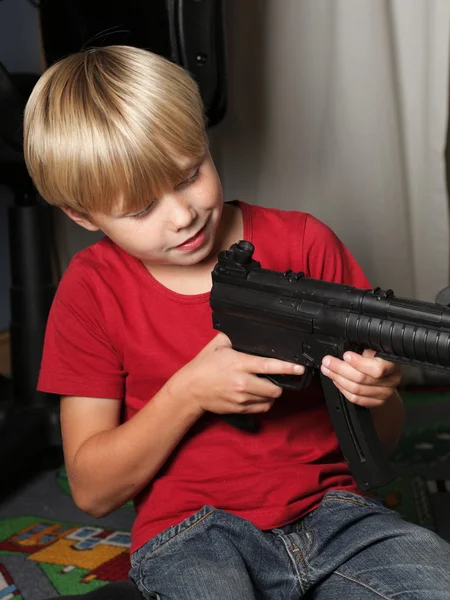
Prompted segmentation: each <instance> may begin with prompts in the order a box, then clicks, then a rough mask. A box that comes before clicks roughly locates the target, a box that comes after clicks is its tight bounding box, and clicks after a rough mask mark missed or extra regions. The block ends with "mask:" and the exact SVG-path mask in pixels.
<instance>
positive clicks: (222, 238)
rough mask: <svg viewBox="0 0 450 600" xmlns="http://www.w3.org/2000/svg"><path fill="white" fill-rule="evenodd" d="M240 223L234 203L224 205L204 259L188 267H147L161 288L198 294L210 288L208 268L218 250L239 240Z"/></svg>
mask: <svg viewBox="0 0 450 600" xmlns="http://www.w3.org/2000/svg"><path fill="white" fill-rule="evenodd" d="M243 234H244V225H243V219H242V212H241V209H240V208H239V206H237V205H235V204H224V207H223V212H222V217H221V222H220V226H219V229H218V232H217V236H216V242H215V244H214V249H213V252H211V254H210V256H209V257H208V259H207V260H205V261H203V262H201V263H199V264H196V265H192V266H191V267H184V266H177V265H151V266H147V269H148V270H149V271H150V273H151V274H152V275H153V277H154V278H155V279H156V280H157V281H158V282H159V283H160V284H161V285H163V286H164V287H166V288H168V289H169V290H171V291H173V292H177V293H179V294H186V295H189V296H190V295H194V294H202V293H206V292H209V291H210V290H211V271H212V270H213V268H214V266H215V264H216V262H217V255H218V254H219V252H220V251H221V250H226V249H228V248H229V247H230V246H231V244H233V243H235V242H238V241H239V240H241V239H242V237H243Z"/></svg>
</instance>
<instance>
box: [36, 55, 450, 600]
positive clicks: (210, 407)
mask: <svg viewBox="0 0 450 600" xmlns="http://www.w3.org/2000/svg"><path fill="white" fill-rule="evenodd" d="M24 132H25V154H26V161H27V165H28V169H29V172H30V174H31V175H32V177H33V180H34V182H35V184H36V186H37V188H38V190H39V192H40V193H41V194H42V196H43V197H44V198H45V199H46V200H47V201H48V202H49V203H51V204H53V205H56V206H59V207H60V208H61V209H62V210H63V211H64V212H65V213H66V214H67V215H68V216H69V217H70V218H71V219H73V220H74V221H75V222H76V223H78V224H79V225H81V226H82V227H84V228H86V229H88V230H91V231H97V230H101V231H103V232H104V233H105V238H104V239H102V240H101V241H100V242H98V243H96V244H94V245H93V246H91V247H90V248H88V249H87V250H84V251H82V252H81V253H79V254H78V255H77V256H76V257H75V258H74V259H73V260H72V262H71V264H70V266H69V268H68V270H67V272H66V273H65V275H64V277H63V279H62V281H61V283H60V286H59V289H58V293H57V295H56V298H55V300H54V303H53V307H52V310H51V314H50V317H49V321H48V326H47V333H46V342H45V349H44V356H43V361H42V369H41V374H40V381H39V387H40V389H41V390H45V391H49V392H54V393H56V394H60V395H61V396H62V400H61V426H62V435H63V442H64V452H65V460H66V466H67V472H68V476H69V481H70V485H71V489H72V493H73V497H74V499H75V502H76V503H77V504H78V506H79V507H80V508H81V509H83V510H85V511H86V512H88V513H90V514H91V515H94V516H97V517H99V516H102V515H105V514H107V513H109V512H111V511H112V510H114V509H116V508H118V507H119V506H121V505H122V504H123V503H124V502H125V501H127V500H129V499H130V498H134V499H135V505H136V510H137V517H136V521H135V524H134V527H133V532H132V549H131V551H132V556H131V562H132V570H131V577H132V578H133V580H134V581H135V582H136V584H137V585H138V587H139V589H140V590H141V592H142V593H143V594H144V596H145V597H146V598H155V597H156V598H161V599H168V600H169V599H170V600H181V599H183V600H191V599H192V600H194V599H195V600H199V599H201V600H215V599H217V600H218V599H219V598H220V600H241V599H242V600H243V599H245V600H251V599H253V598H258V599H264V600H265V599H267V600H268V599H275V598H276V599H277V600H280V599H295V600H297V599H298V598H302V597H304V596H305V595H306V594H307V593H308V592H309V591H311V594H313V596H312V597H314V598H319V599H320V600H323V599H327V598H335V597H337V596H338V595H339V594H342V593H346V594H348V595H350V594H352V593H353V594H354V595H355V596H356V597H357V598H359V599H366V598H367V599H369V598H380V597H382V598H391V597H400V596H401V598H402V599H404V600H407V599H410V598H421V599H423V598H433V599H438V598H439V599H442V598H449V597H450V595H449V592H448V589H449V584H450V575H449V573H448V565H449V559H450V552H449V546H448V545H447V544H445V543H444V542H443V541H442V540H441V539H440V538H438V537H437V536H435V535H434V534H432V533H430V532H428V531H426V530H423V529H421V528H419V527H416V526H414V525H412V524H409V523H406V522H403V521H402V520H401V519H400V518H399V516H398V515H397V514H396V513H394V512H391V511H389V510H387V509H385V508H384V507H382V506H381V505H380V504H379V503H378V502H376V501H373V500H371V499H369V498H367V497H363V496H362V495H361V494H360V492H359V490H358V489H357V487H356V485H355V482H354V480H353V478H352V477H351V474H350V473H349V470H348V467H347V465H346V463H345V461H344V460H343V457H342V455H341V453H340V450H339V446H338V444H337V440H336V436H335V434H334V432H333V430H332V427H331V424H330V420H329V417H328V414H327V410H326V407H325V404H324V400H323V397H322V394H321V392H320V389H318V388H317V387H316V386H311V387H310V389H308V390H306V391H304V392H302V393H301V394H292V393H291V394H290V393H286V392H284V393H283V394H281V390H280V389H279V388H278V387H277V386H275V385H273V384H272V383H270V382H269V381H268V380H267V379H266V378H262V377H258V375H261V374H264V373H266V374H269V373H271V374H275V373H283V374H295V373H297V374H301V373H302V372H303V369H302V367H299V366H295V365H292V364H289V363H285V362H282V361H279V360H275V359H265V358H261V357H254V356H248V355H245V354H242V353H239V352H236V351H234V350H233V349H232V348H231V344H230V341H229V339H228V338H227V337H226V336H225V335H223V334H219V335H216V332H215V331H214V330H213V328H212V323H211V311H210V308H209V302H208V300H209V291H210V287H211V270H212V268H213V266H214V264H215V263H216V260H217V254H218V252H219V251H220V250H222V249H225V248H228V247H229V246H230V245H231V244H232V243H234V242H236V241H238V240H240V239H246V240H249V241H251V242H253V243H254V245H255V248H256V250H255V259H256V260H260V261H261V263H262V265H263V266H264V267H265V268H269V269H276V270H283V269H288V268H292V269H294V270H295V271H300V270H301V271H305V272H306V273H307V274H308V275H309V276H311V277H315V278H322V279H328V280H332V281H337V282H346V283H349V284H352V285H355V286H357V287H365V288H369V287H370V286H369V284H368V282H367V280H366V278H365V277H364V275H363V274H362V272H361V270H360V268H359V267H358V265H357V264H356V262H355V261H354V259H353V258H352V256H351V255H350V253H349V252H348V250H347V249H346V248H345V247H344V246H343V244H342V243H341V242H340V241H339V240H338V239H337V238H336V237H335V236H334V234H333V233H332V232H331V231H330V230H329V229H328V228H327V227H326V226H325V225H323V224H322V223H320V222H319V221H317V220H315V219H314V218H313V217H311V216H310V215H306V214H303V213H300V212H296V211H292V212H286V211H279V210H270V209H264V208H260V207H256V206H250V205H248V204H245V203H243V202H234V203H225V204H224V203H223V199H222V190H221V185H220V182H219V179H218V176H217V173H216V170H215V168H214V164H213V162H212V159H211V156H210V154H209V152H208V148H207V143H206V134H205V128H204V121H203V114H202V106H201V100H200V97H199V94H198V91H197V88H196V86H195V84H194V83H193V81H192V79H191V78H190V77H189V76H188V75H187V74H186V73H184V72H183V71H182V70H181V69H180V68H179V67H177V66H175V65H173V64H171V63H169V62H167V61H166V60H164V59H163V58H161V57H158V56H155V55H153V54H151V53H148V52H146V51H144V50H138V49H134V48H128V47H120V46H116V47H113V46H112V47H108V48H101V49H92V50H88V51H86V52H83V53H80V54H76V55H73V56H69V57H67V58H66V59H64V60H62V61H61V62H60V63H58V64H56V65H54V66H53V67H51V68H50V69H49V70H48V71H47V72H46V73H44V75H43V76H42V78H41V80H40V82H39V83H38V84H37V86H36V88H35V90H34V91H33V94H32V95H31V97H30V100H29V102H28V105H27V109H26V114H25V123H24ZM322 369H323V372H324V373H325V374H326V375H328V376H329V377H330V378H331V379H332V380H333V381H334V382H335V384H336V385H337V387H338V388H339V389H340V390H342V392H343V393H344V394H345V396H346V397H347V398H348V400H349V401H350V402H355V403H358V404H360V405H363V406H366V407H368V408H370V409H371V411H372V414H373V418H374V422H375V426H376V428H377V431H378V433H379V436H380V439H381V441H382V443H383V446H384V447H385V449H386V451H389V450H391V449H392V448H393V447H394V446H395V444H396V442H397V439H398V436H399V434H400V429H401V422H402V407H401V402H400V398H399V396H398V394H397V392H396V390H395V388H396V386H397V384H398V382H399V378H400V375H399V370H398V368H397V367H396V366H395V365H393V364H391V363H388V362H386V361H383V360H381V359H378V358H375V357H374V355H373V353H370V352H365V353H364V355H363V356H359V355H357V354H353V353H348V354H347V355H346V356H345V360H344V361H340V360H337V359H336V358H331V357H326V358H325V359H324V364H323V366H322ZM229 413H237V414H238V413H251V414H255V415H257V419H258V422H259V429H258V432H257V433H249V432H246V431H241V430H238V429H235V428H233V427H232V426H231V425H230V424H229V423H227V422H226V421H225V420H224V419H222V418H221V416H220V415H223V414H229ZM309 597H311V596H309Z"/></svg>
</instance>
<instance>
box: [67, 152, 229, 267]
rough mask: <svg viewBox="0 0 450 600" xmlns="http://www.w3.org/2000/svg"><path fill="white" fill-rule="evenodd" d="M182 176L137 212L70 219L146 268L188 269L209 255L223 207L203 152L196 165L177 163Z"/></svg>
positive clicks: (186, 161) (210, 164)
mask: <svg viewBox="0 0 450 600" xmlns="http://www.w3.org/2000/svg"><path fill="white" fill-rule="evenodd" d="M179 163H180V166H182V167H183V168H184V167H186V168H187V171H186V172H187V173H188V174H187V176H186V177H185V178H184V180H183V181H181V182H180V183H179V184H177V185H176V186H175V187H174V188H173V189H171V190H168V191H167V192H166V193H165V194H164V195H162V196H161V197H159V198H158V199H156V200H151V199H150V200H149V205H148V207H147V208H145V209H144V210H143V211H141V212H140V213H137V214H136V213H133V214H124V213H123V212H122V211H121V210H120V209H116V210H113V212H112V213H111V214H110V215H105V214H100V213H94V214H91V215H89V220H87V219H84V218H83V217H81V216H79V215H77V214H76V213H74V212H73V211H70V210H69V211H65V212H66V213H67V214H68V216H69V217H70V218H72V219H73V220H74V221H76V222H77V223H78V224H79V225H81V226H82V227H85V228H86V229H89V230H90V231H96V230H101V231H103V232H104V233H105V235H107V236H108V237H109V238H110V239H111V240H112V241H113V242H115V243H116V244H117V245H118V246H120V247H121V248H123V249H124V250H125V251H126V252H128V253H129V254H131V255H132V256H135V257H136V258H138V259H140V260H141V261H142V262H143V263H144V264H145V265H146V266H148V267H151V265H163V264H164V265H180V266H189V265H194V264H198V263H200V262H202V261H204V260H206V259H207V258H208V257H209V256H210V255H211V253H212V251H213V247H214V241H215V238H216V233H217V230H218V227H219V223H220V217H221V214H222V207H223V195H222V186H221V184H220V180H219V176H218V174H217V171H216V168H215V166H214V163H213V161H212V159H211V156H210V154H209V152H208V151H207V152H206V154H205V157H204V159H203V160H202V161H201V162H200V163H198V162H193V161H192V160H191V161H190V160H189V159H181V158H180V159H179Z"/></svg>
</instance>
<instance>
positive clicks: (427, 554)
mask: <svg viewBox="0 0 450 600" xmlns="http://www.w3.org/2000/svg"><path fill="white" fill-rule="evenodd" d="M131 564H132V569H131V571H130V576H131V577H132V579H133V580H134V581H135V583H136V584H137V586H138V587H139V589H140V590H141V592H142V593H143V594H144V596H145V597H146V598H147V599H150V598H157V599H160V600H253V599H255V600H256V599H258V600H299V599H300V598H305V599H308V600H309V599H314V600H331V599H333V600H335V599H340V598H342V597H344V596H347V597H351V598H356V599H358V600H369V599H370V600H375V599H379V598H385V599H392V600H394V599H395V600H412V599H414V600H419V599H420V600H444V599H450V545H448V544H447V543H446V542H444V541H443V540H442V539H441V538H440V537H439V536H437V535H435V534H434V533H432V532H430V531H428V530H426V529H424V528H421V527H419V526H417V525H413V524H411V523H408V522H406V521H404V520H403V519H402V518H401V517H400V516H399V515H398V514H397V513H396V512H394V511H391V510H389V509H387V508H385V507H384V506H382V505H381V504H380V503H379V502H377V501H375V500H372V499H370V498H365V497H361V496H357V495H355V494H351V493H349V492H343V491H331V492H328V493H327V494H326V495H325V496H324V498H323V500H322V503H321V504H320V506H319V507H318V508H317V509H316V510H315V511H313V512H312V513H310V514H309V515H307V516H306V517H304V518H303V519H299V520H298V521H295V522H294V523H291V524H290V525H286V526H285V527H281V528H280V529H273V530H271V531H261V530H259V529H258V528H257V527H255V526H254V525H253V524H252V523H250V522H249V521H246V520H244V519H241V518H239V517H235V516H233V515H231V514H229V513H227V512H224V511H222V510H217V509H215V508H213V507H210V506H204V507H203V508H202V509H201V510H200V511H199V512H198V513H196V514H194V515H192V516H191V517H190V518H188V519H186V520H185V521H183V523H180V524H179V525H176V526H174V527H171V528H169V529H167V530H166V531H164V532H163V533H161V534H159V535H157V536H156V537H155V538H153V539H152V540H150V541H149V542H148V543H147V544H145V545H144V546H143V547H142V548H140V549H139V550H137V551H136V552H135V553H134V554H133V555H132V557H131Z"/></svg>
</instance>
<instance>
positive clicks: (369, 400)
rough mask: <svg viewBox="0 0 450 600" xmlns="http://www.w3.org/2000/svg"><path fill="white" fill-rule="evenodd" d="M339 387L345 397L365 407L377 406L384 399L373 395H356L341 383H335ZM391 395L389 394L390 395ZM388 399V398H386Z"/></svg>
mask: <svg viewBox="0 0 450 600" xmlns="http://www.w3.org/2000/svg"><path fill="white" fill-rule="evenodd" d="M335 385H336V387H337V389H338V390H339V391H340V392H341V393H342V395H343V396H345V398H347V400H348V401H349V402H351V403H352V404H357V405H358V406H363V407H364V408H376V407H377V406H380V405H381V404H383V402H384V400H383V399H380V398H373V397H371V396H355V395H354V394H352V393H350V392H348V391H347V390H345V389H344V388H343V387H341V386H340V385H337V384H336V383H335ZM388 397H389V396H388ZM386 400H387V398H386Z"/></svg>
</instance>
